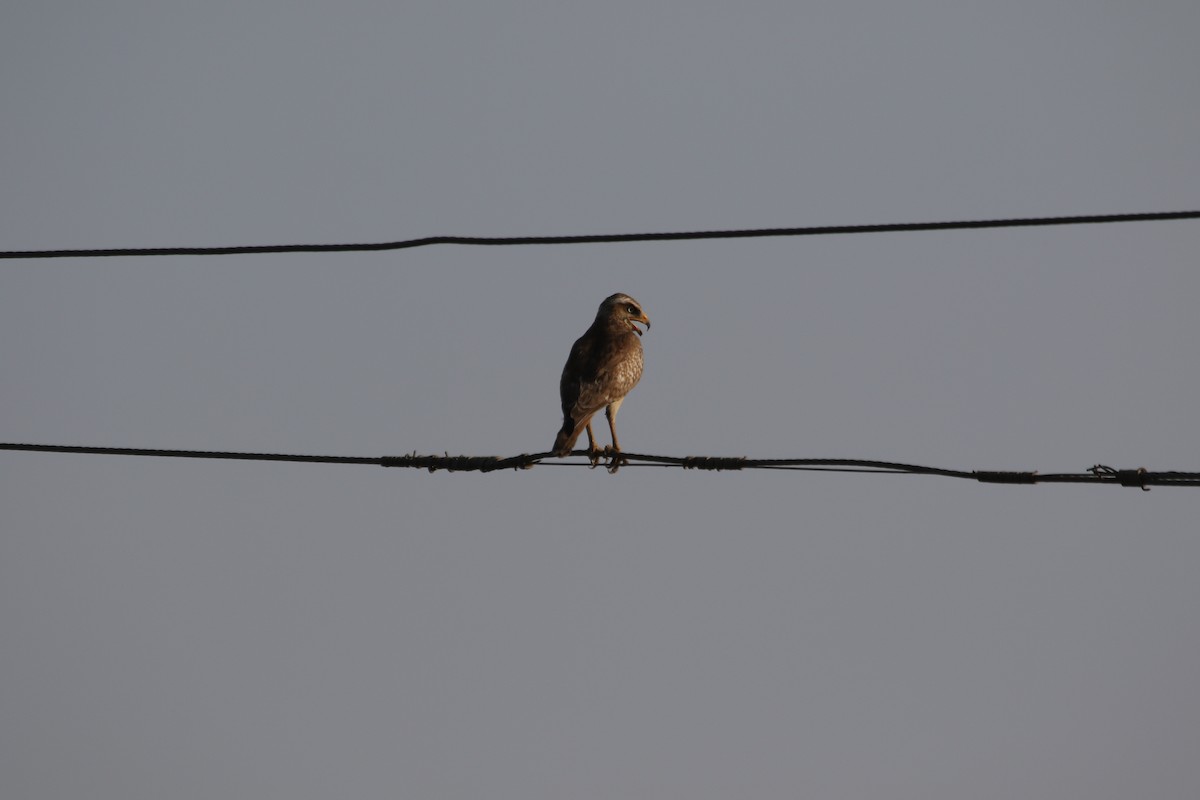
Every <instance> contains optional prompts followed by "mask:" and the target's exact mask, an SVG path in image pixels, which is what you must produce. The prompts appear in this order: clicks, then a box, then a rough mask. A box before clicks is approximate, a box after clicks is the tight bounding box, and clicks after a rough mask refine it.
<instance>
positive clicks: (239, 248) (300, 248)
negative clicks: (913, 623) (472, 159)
mask: <svg viewBox="0 0 1200 800" xmlns="http://www.w3.org/2000/svg"><path fill="white" fill-rule="evenodd" d="M1179 219H1200V211H1163V212H1149V213H1137V214H1093V215H1087V216H1071V217H1020V218H1008V219H976V220H955V221H945V222H893V223H883V224H869V225H817V226H809V227H801V228H742V229H732V230H711V231H670V232H659V233H600V234H582V235H576V236H426V237H423V238H419V239H403V240H400V241H395V242H366V243H355V244H273V245H234V246H223V247H116V248H108V249H82V250H0V259H3V258H7V259H26V258H105V257H113V256H227V255H257V254H262V253H335V252H363V251H367V252H374V251H379V250H405V249H409V248H414V247H428V246H431V245H439V244H462V245H489V246H497V245H538V244H605V243H616V242H662V241H679V240H686V239H745V238H759V237H766V236H828V235H833V234H851V233H898V232H903V231H944V230H966V229H980V228H1016V227H1035V226H1046V225H1087V224H1102V223H1112V222H1151V221H1166V220H1179Z"/></svg>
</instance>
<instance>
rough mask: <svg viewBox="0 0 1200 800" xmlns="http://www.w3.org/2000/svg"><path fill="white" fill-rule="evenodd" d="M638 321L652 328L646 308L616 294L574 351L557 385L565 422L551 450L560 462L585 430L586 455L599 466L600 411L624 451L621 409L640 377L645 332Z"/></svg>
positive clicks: (614, 442) (616, 449)
mask: <svg viewBox="0 0 1200 800" xmlns="http://www.w3.org/2000/svg"><path fill="white" fill-rule="evenodd" d="M639 322H642V323H645V325H646V330H650V318H649V317H647V316H646V312H645V311H643V310H642V304H641V303H639V302H638V301H637V300H634V299H633V298H632V297H630V296H629V295H627V294H619V293H618V294H614V295H612V296H611V297H609V298H607V299H605V301H604V302H603V303H601V304H600V310H599V311H597V312H596V320H595V321H594V322H593V323H592V326H591V327H590V328H588V329H587V332H585V333H584V334H583V336H580V337H579V339H578V340H577V341H576V342H575V345H574V346H573V347H572V348H571V355H570V356H569V357H568V358H567V364H566V366H565V367H563V371H562V379H561V380H560V381H559V384H558V389H559V394H561V395H562V409H563V424H562V430H560V431H559V432H558V438H556V439H555V440H554V451H553V452H554V454H555V455H556V456H558V457H559V458H562V457H563V456H566V455H570V453H571V450H572V448H574V446H575V440H576V439H578V438H579V434H580V433H582V432H583V431H584V430H586V431H587V435H588V451H589V452H590V453H591V455H592V459H593V463H595V460H596V459H597V458H598V457H599V455H600V453H601V452H603V451H601V450H600V449H599V448H597V447H596V439H595V437H594V436H593V435H592V415H593V414H595V413H596V412H597V411H599V410H600V409H602V408H603V409H605V416H607V417H608V429H609V431H610V432H611V433H612V450H613V452H614V453H619V452H620V451H621V445H620V444H619V443H618V442H617V427H616V418H617V410H618V409H619V408H620V407H621V402H622V401H623V400H624V399H625V395H627V394H629V390H630V389H632V388H633V387H634V386H636V385H637V382H638V380H640V379H641V377H642V364H643V357H642V343H641V340H640V338H639V337H640V336H641V335H642V330H641V328H639V327H638V326H637V324H636V323H639ZM616 466H617V460H616V459H615V458H614V460H613V464H612V467H610V469H614V471H615V467H616Z"/></svg>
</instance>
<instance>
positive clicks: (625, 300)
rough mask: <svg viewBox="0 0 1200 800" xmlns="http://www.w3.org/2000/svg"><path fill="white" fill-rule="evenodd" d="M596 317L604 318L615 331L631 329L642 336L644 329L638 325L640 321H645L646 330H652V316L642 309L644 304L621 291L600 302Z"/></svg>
mask: <svg viewBox="0 0 1200 800" xmlns="http://www.w3.org/2000/svg"><path fill="white" fill-rule="evenodd" d="M596 319H597V320H603V321H604V322H605V324H607V326H608V327H609V329H610V330H613V331H614V332H615V333H624V332H625V331H627V330H631V331H633V332H634V333H636V334H637V335H638V336H641V335H642V329H641V328H639V327H638V326H637V323H639V322H643V323H645V325H646V330H650V318H649V317H647V316H646V312H645V311H643V310H642V304H641V303H639V302H638V301H637V300H634V299H633V298H632V297H630V296H629V295H627V294H621V293H619V292H618V293H617V294H614V295H612V296H611V297H608V298H606V299H605V301H604V302H603V303H601V304H600V310H599V311H597V312H596Z"/></svg>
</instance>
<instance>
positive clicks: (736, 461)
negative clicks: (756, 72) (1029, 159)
mask: <svg viewBox="0 0 1200 800" xmlns="http://www.w3.org/2000/svg"><path fill="white" fill-rule="evenodd" d="M0 450H18V451H29V452H41V453H86V454H98V455H122V456H151V457H166V458H212V459H232V460H239V461H293V462H308V463H323V464H366V465H374V466H381V467H393V468H410V469H424V470H426V471H428V472H438V471H439V470H441V471H445V472H498V471H501V470H508V469H512V470H527V469H532V468H534V467H542V466H584V467H597V466H601V465H603V466H605V467H606V468H607V469H608V471H609V472H617V471H618V469H620V468H623V467H678V468H682V469H688V470H703V471H706V472H728V471H740V470H750V469H771V470H794V471H818V472H847V473H857V474H878V475H938V476H942V477H947V478H961V479H964V480H973V481H977V482H979V483H999V484H1014V485H1015V484H1022V485H1031V484H1037V483H1088V484H1102V485H1112V486H1135V487H1138V488H1141V489H1143V490H1145V491H1150V487H1151V486H1200V472H1179V471H1170V472H1151V471H1149V470H1147V469H1145V468H1143V467H1139V468H1137V469H1114V468H1113V467H1110V466H1107V465H1104V464H1097V465H1095V466H1093V467H1091V468H1090V469H1088V470H1086V471H1084V472H1059V473H1041V472H1037V471H1002V470H969V471H968V470H955V469H944V468H942V467H927V466H921V465H918V464H904V463H900V462H895V461H874V460H868V459H857V458H747V457H744V456H732V457H730V456H659V455H648V454H645V453H627V452H619V453H617V452H613V451H611V450H607V449H606V450H605V451H602V452H600V453H598V454H597V453H592V452H590V451H588V450H575V451H572V453H571V454H570V455H571V457H574V458H582V459H584V460H582V461H565V460H560V459H558V458H557V457H555V455H554V453H552V452H545V453H522V454H520V455H516V456H508V457H502V456H465V455H464V456H452V455H450V454H448V453H446V454H443V455H440V456H439V455H419V454H417V453H416V452H415V451H414V452H412V453H410V454H408V455H402V456H379V457H371V456H329V455H301V454H295V453H246V452H232V451H220V450H161V449H143V448H134V447H83V446H74V445H54V444H24V443H0Z"/></svg>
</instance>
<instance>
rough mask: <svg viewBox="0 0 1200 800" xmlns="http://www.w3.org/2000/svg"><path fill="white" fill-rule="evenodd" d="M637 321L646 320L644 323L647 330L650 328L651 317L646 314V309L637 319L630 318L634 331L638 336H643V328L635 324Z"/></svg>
mask: <svg viewBox="0 0 1200 800" xmlns="http://www.w3.org/2000/svg"><path fill="white" fill-rule="evenodd" d="M635 322H644V323H646V330H650V318H649V317H647V316H646V312H645V311H643V312H642V315H641V316H640V317H638V318H637V319H631V320H629V327H631V328H633V332H634V333H636V334H637V335H638V336H641V335H642V329H641V328H639V327H638V326H637V325H635V324H634V323H635Z"/></svg>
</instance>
